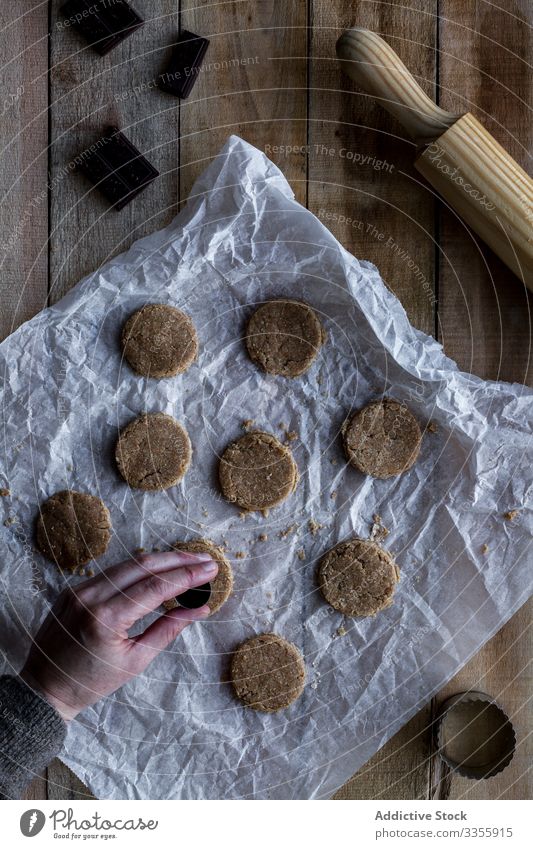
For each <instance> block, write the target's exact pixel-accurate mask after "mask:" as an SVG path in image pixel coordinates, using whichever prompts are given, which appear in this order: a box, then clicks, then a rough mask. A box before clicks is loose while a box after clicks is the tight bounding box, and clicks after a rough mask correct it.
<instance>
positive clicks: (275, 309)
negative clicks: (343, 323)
mask: <svg viewBox="0 0 533 849" xmlns="http://www.w3.org/2000/svg"><path fill="white" fill-rule="evenodd" d="M324 341H325V333H324V330H323V328H322V325H321V323H320V321H319V319H318V316H317V314H316V313H315V311H314V310H313V309H312V308H311V307H310V306H308V305H307V304H304V303H303V302H302V301H292V300H288V299H280V300H275V301H267V303H265V304H262V305H261V306H260V307H259V309H257V310H256V311H255V312H254V314H253V315H252V317H251V318H250V320H249V322H248V326H247V328H246V347H247V349H248V353H249V355H250V357H251V359H252V360H253V361H254V363H255V364H256V365H258V366H259V367H260V368H261V369H263V371H266V372H267V373H268V374H281V375H283V377H298V376H299V375H301V374H303V373H304V372H306V371H307V369H308V368H309V367H310V366H311V364H312V363H313V361H314V359H315V358H316V355H317V354H318V351H319V350H320V348H321V346H322V345H323V343H324Z"/></svg>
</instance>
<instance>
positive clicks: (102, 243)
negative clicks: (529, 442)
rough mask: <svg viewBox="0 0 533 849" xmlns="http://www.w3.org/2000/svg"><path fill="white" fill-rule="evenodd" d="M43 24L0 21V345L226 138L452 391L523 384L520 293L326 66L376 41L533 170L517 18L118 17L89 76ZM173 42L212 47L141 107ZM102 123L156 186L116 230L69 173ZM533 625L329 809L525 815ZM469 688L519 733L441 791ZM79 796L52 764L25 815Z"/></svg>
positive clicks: (461, 678) (228, 9)
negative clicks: (360, 37) (317, 219)
mask: <svg viewBox="0 0 533 849" xmlns="http://www.w3.org/2000/svg"><path fill="white" fill-rule="evenodd" d="M60 5H61V0H52V2H49V3H48V2H41V0H20V2H16V0H11V2H9V3H2V4H1V5H0V26H1V27H2V36H3V37H2V39H1V40H0V51H1V54H2V55H1V69H2V71H1V72H2V89H1V90H2V96H3V99H4V100H3V105H2V104H0V110H1V111H2V121H1V124H0V134H1V150H2V153H1V164H2V173H3V175H4V179H3V184H4V185H3V191H4V200H3V203H2V204H1V205H0V236H1V239H2V262H3V268H2V277H1V287H2V298H3V303H2V307H3V308H2V313H1V316H0V322H1V330H2V333H3V335H7V334H8V333H9V332H11V331H12V330H13V329H14V328H16V327H17V326H18V325H19V324H20V323H21V322H22V321H24V320H26V319H28V318H30V317H31V316H32V315H34V314H35V313H36V312H37V311H38V310H40V309H42V308H43V307H44V306H46V305H47V304H50V303H53V302H55V301H56V300H57V299H58V298H60V297H61V296H62V295H64V294H65V292H67V291H68V290H69V288H70V287H71V286H72V285H73V284H75V283H76V282H77V281H78V280H79V278H80V277H81V276H82V275H84V274H85V273H87V272H89V271H92V270H93V269H94V268H96V267H97V266H98V264H99V263H102V262H105V260H106V259H107V258H108V257H110V256H112V255H114V254H116V253H118V252H120V251H121V250H123V249H124V248H125V247H126V246H128V245H129V244H130V243H131V242H132V241H133V240H134V239H136V238H138V237H140V236H142V235H144V234H146V233H149V232H150V231H153V230H155V229H157V228H160V227H162V226H163V225H165V224H167V223H168V222H169V221H170V220H171V218H172V217H173V216H174V214H175V213H176V210H177V208H178V206H179V204H180V203H181V202H182V201H183V200H184V199H186V197H187V194H188V192H189V190H190V188H191V185H192V182H193V180H194V179H195V177H196V176H197V175H198V174H199V172H200V171H202V169H203V168H204V167H205V165H206V163H207V162H208V161H209V158H210V157H211V156H212V155H214V154H215V153H216V152H217V151H218V150H219V148H220V147H221V145H222V144H223V142H224V141H225V139H226V138H227V136H228V134H229V133H237V134H239V135H241V136H243V137H244V138H245V139H247V140H248V141H250V142H251V143H252V144H254V145H256V146H257V147H259V148H260V149H262V150H265V151H266V152H267V153H268V155H269V156H270V157H271V158H272V159H274V161H276V162H277V163H278V164H279V165H280V167H281V168H282V169H283V171H284V173H285V174H286V176H287V178H288V179H289V181H290V182H291V184H292V186H293V188H294V191H295V192H296V196H297V198H298V199H299V200H300V201H301V202H302V203H303V204H305V205H306V206H308V207H309V208H310V209H311V210H312V211H313V212H315V213H317V214H319V215H324V212H323V211H326V212H329V213H333V215H332V216H331V217H330V218H329V219H328V222H327V223H328V226H329V227H330V228H331V229H332V230H333V232H334V233H335V235H336V236H337V237H338V238H339V239H340V241H341V242H342V243H343V244H344V246H345V247H346V248H347V249H348V250H349V251H351V252H353V253H354V254H355V255H356V256H358V257H360V258H366V259H370V260H372V261H373V262H375V263H376V265H377V266H378V267H379V268H380V270H381V273H382V275H383V277H384V279H385V280H386V282H387V283H388V284H389V286H390V287H391V288H392V290H393V291H394V292H395V293H396V295H397V296H398V297H399V298H400V299H401V301H402V303H403V304H404V306H405V309H406V310H407V313H408V315H409V318H410V320H411V321H412V323H413V324H414V325H415V326H417V327H420V328H421V329H423V330H425V331H426V332H428V333H432V334H434V335H435V336H437V337H438V338H439V339H440V340H441V341H442V343H443V345H444V348H445V350H446V353H447V354H448V355H449V356H451V357H453V358H454V359H455V360H457V361H458V363H459V364H460V366H461V368H462V369H463V370H466V371H471V372H473V373H475V374H478V375H480V376H482V377H486V378H495V379H501V380H513V381H520V382H524V383H528V382H530V380H531V362H530V345H531V314H530V304H529V300H528V296H527V295H526V293H525V292H524V289H523V288H522V287H521V286H520V285H519V284H518V282H517V281H516V280H515V279H514V278H513V276H512V275H511V274H510V273H509V272H507V271H506V269H505V268H504V267H503V265H502V264H501V263H500V262H499V261H498V260H497V259H495V257H494V256H493V255H492V254H491V253H490V252H489V251H488V250H486V249H484V248H483V247H481V246H480V245H479V244H478V243H477V242H476V240H475V239H474V238H473V236H472V234H471V233H469V232H468V230H467V229H466V228H465V227H464V226H463V225H462V224H461V222H460V221H458V220H457V219H456V217H455V216H454V215H453V213H450V212H449V211H448V210H447V209H445V208H444V207H443V205H442V204H440V203H439V202H438V201H437V200H436V199H435V198H434V196H433V194H432V193H431V191H429V190H428V187H427V186H425V185H424V184H423V183H422V181H421V178H420V177H418V176H417V174H416V172H415V171H414V169H413V166H412V161H413V154H414V150H413V145H412V144H411V143H410V142H409V141H406V140H405V139H404V137H403V135H402V131H401V128H400V127H399V125H397V124H396V123H395V122H394V121H393V120H392V119H391V118H389V117H388V116H387V115H386V114H385V113H384V112H383V111H382V110H381V109H380V108H379V107H378V106H376V105H375V104H374V103H372V102H371V101H370V100H369V99H368V98H367V97H366V96H364V95H362V94H359V93H357V92H356V91H355V90H354V87H353V86H352V84H351V83H350V81H349V80H348V79H346V78H345V77H344V76H342V75H341V73H340V72H339V69H338V67H337V63H336V61H335V58H334V57H335V50H334V45H335V40H336V38H337V37H338V35H339V34H340V32H341V31H342V30H343V29H344V28H345V27H346V26H348V25H352V24H358V25H363V26H366V27H370V28H372V29H374V30H376V31H377V32H379V33H380V34H382V35H383V36H385V37H386V38H387V39H389V40H390V42H391V43H392V45H393V46H394V48H395V49H396V50H397V52H398V53H399V54H400V56H401V57H402V58H403V60H404V62H405V63H406V64H407V66H408V67H409V68H410V69H411V70H412V71H413V72H414V74H415V75H416V76H417V79H418V80H419V82H420V84H421V85H422V87H423V88H424V89H425V90H426V91H427V92H428V93H429V94H431V95H432V96H434V97H435V98H436V99H437V102H439V103H440V104H441V105H442V106H444V108H446V109H450V110H453V111H457V112H462V111H467V110H470V111H472V112H473V113H474V114H475V115H477V117H478V118H480V119H481V120H482V121H483V123H484V124H485V125H486V126H487V127H488V128H489V130H490V131H491V132H492V133H493V134H494V135H495V136H496V138H497V139H498V140H499V141H500V142H501V143H502V144H503V145H504V146H505V147H506V148H507V149H509V150H510V152H511V153H512V154H513V156H514V157H515V158H516V159H517V160H518V161H519V162H520V163H521V164H522V165H523V167H524V168H526V170H531V159H530V153H529V154H528V151H531V142H532V135H533V124H532V122H531V119H530V108H531V106H530V104H531V72H530V68H529V66H528V65H527V61H528V60H531V29H530V27H531V24H532V23H533V8H532V6H531V2H530V0H499V3H498V4H493V3H489V2H488V0H403V2H402V3H392V2H385V0H383V2H379V0H354V2H346V0H255V2H252V0H240V1H239V2H238V1H237V0H228V2H222V3H213V2H212V0H194V2H193V0H181V2H180V0H134V3H133V5H134V6H135V7H136V8H137V9H138V11H139V12H140V13H141V14H142V15H143V16H144V17H145V19H146V20H147V24H146V26H145V27H144V28H143V29H142V30H141V31H140V32H137V33H136V34H135V35H133V36H132V37H131V38H129V39H128V40H127V41H126V42H125V43H123V45H122V46H120V47H119V48H117V49H116V50H115V51H114V52H112V53H111V54H110V55H109V56H108V57H106V58H99V57H98V56H97V55H96V54H94V53H93V52H92V51H91V50H90V49H89V48H87V47H86V46H85V44H84V43H83V42H82V40H81V39H80V38H79V37H78V36H77V35H76V33H75V32H74V31H73V30H72V29H71V28H67V27H64V26H63V25H62V24H61V18H60V16H59V14H58V10H59V7H60ZM179 23H181V25H182V27H184V28H186V29H190V30H192V31H194V32H198V33H201V34H204V35H207V36H208V37H209V38H210V39H211V46H210V49H209V53H208V55H207V58H206V63H205V65H204V70H203V72H202V73H201V74H200V75H199V78H198V82H197V84H196V87H195V88H194V91H193V94H192V96H191V98H190V99H189V101H187V102H184V103H182V104H181V105H180V104H179V103H177V102H176V101H175V100H173V99H172V97H169V96H167V95H164V94H162V93H160V92H158V91H157V90H154V89H153V87H152V86H153V83H152V81H153V80H154V79H155V77H156V75H157V73H158V71H159V70H160V68H161V66H162V65H163V64H164V62H165V60H166V58H167V56H168V53H169V45H170V44H171V43H172V41H173V38H174V35H175V33H176V31H177V28H178V25H179ZM528 104H529V106H528ZM107 123H116V124H118V125H120V126H121V127H122V128H123V129H124V130H125V132H126V134H127V135H128V136H129V137H130V138H131V139H132V141H133V142H134V143H135V144H136V145H137V146H138V147H139V148H140V149H141V150H142V151H143V152H144V153H146V154H147V155H148V158H149V159H150V160H151V161H152V162H154V164H155V165H156V166H157V167H158V168H159V170H160V172H161V174H162V177H161V178H160V179H159V180H158V181H157V183H156V184H154V185H153V186H152V187H150V188H149V189H148V190H147V191H145V192H144V193H143V194H142V195H141V196H140V198H138V199H137V200H136V201H135V202H133V203H132V204H131V205H130V206H128V207H127V208H126V209H124V210H123V211H122V212H121V213H115V212H110V211H109V210H108V208H107V206H106V204H105V202H103V201H102V199H101V198H100V197H99V196H98V195H97V194H96V193H95V192H90V193H87V189H88V185H87V184H86V183H85V182H84V181H83V179H82V178H81V177H79V176H77V175H74V174H72V173H71V171H70V170H69V169H68V163H69V162H70V160H71V159H72V158H73V157H74V156H75V155H76V154H78V153H79V152H81V151H82V150H84V149H85V148H86V147H87V146H88V145H89V144H91V143H92V142H94V141H95V140H96V138H97V137H98V135H99V133H100V130H101V128H102V127H103V126H104V125H105V124H107ZM275 148H277V151H276V149H275ZM346 218H350V219H352V220H351V221H347V220H346ZM354 222H360V223H354ZM530 620H531V607H527V606H526V607H525V608H522V610H521V611H520V612H519V613H517V615H516V616H515V617H514V618H513V619H512V620H511V621H510V622H509V623H508V625H507V626H506V627H505V628H503V629H502V630H501V631H500V633H498V634H497V635H496V636H495V637H494V638H493V639H492V640H491V641H490V643H488V644H487V645H486V646H485V647H484V648H483V649H482V650H481V651H480V652H479V653H478V654H477V655H476V657H475V658H474V659H473V660H471V661H470V663H469V664H468V665H467V666H466V667H465V668H464V669H463V670H462V671H461V672H460V673H459V675H457V677H456V678H455V679H454V680H453V681H451V682H450V683H449V684H448V685H447V686H446V687H445V688H444V689H443V691H442V692H441V693H439V695H438V697H437V698H436V699H435V700H434V701H433V702H432V703H431V704H428V705H427V707H426V708H425V709H424V710H423V711H421V713H420V714H418V716H416V717H415V718H414V719H413V720H412V721H411V722H409V723H408V724H407V725H406V726H405V727H404V728H403V730H402V731H400V733H399V734H397V735H396V737H395V738H394V739H393V740H391V741H390V742H389V743H388V744H387V745H386V746H385V747H384V748H383V749H382V750H381V751H380V752H379V754H378V755H376V756H375V757H374V758H373V759H372V760H371V761H370V762H369V763H368V764H366V766H364V767H363V768H362V769H361V770H360V771H359V773H358V774H357V775H356V776H354V777H353V779H352V780H351V781H350V782H349V783H348V784H347V785H346V786H345V787H343V788H342V790H340V791H339V793H338V795H337V797H336V798H339V799H357V798H405V799H426V798H437V799H442V798H453V799H458V798H464V797H466V798H491V799H496V798H502V797H503V798H517V797H518V798H526V797H527V796H528V790H527V785H526V770H527V765H528V745H527V730H528V718H529V716H530V711H529V709H528V697H529V693H530V691H531V687H530V683H531V682H530V678H528V674H527V669H528V667H527V661H528V659H529V658H530V657H531V636H530V631H529V625H530ZM467 688H474V689H481V690H484V691H486V692H488V693H490V694H491V695H493V696H494V697H496V698H497V699H498V700H499V701H500V702H501V704H502V705H503V706H504V708H505V709H506V711H507V713H508V714H509V715H510V716H511V717H512V720H513V722H514V724H515V726H516V729H517V733H518V741H519V743H518V749H517V752H516V756H515V758H514V760H513V763H512V764H511V766H509V767H508V768H507V769H506V770H505V771H504V772H503V773H501V774H500V775H499V776H497V777H495V778H493V779H491V780H489V781H486V782H473V781H467V780H465V779H460V778H457V777H455V776H454V775H450V774H449V773H448V771H447V770H446V769H443V767H442V764H441V762H440V761H439V759H438V757H437V756H435V753H434V744H433V741H432V737H431V721H432V718H433V717H434V715H435V710H436V707H437V705H438V704H439V703H440V702H441V700H442V699H443V698H444V697H445V696H447V695H448V694H451V693H453V692H456V691H459V690H462V689H467ZM87 792H88V791H87V790H86V789H85V788H84V787H83V786H82V785H81V784H80V782H79V781H78V780H77V779H76V778H75V777H74V776H73V775H72V774H71V773H70V772H69V770H67V769H66V768H65V767H64V766H62V765H61V763H60V762H59V761H57V760H56V761H54V762H53V763H52V764H51V765H50V766H49V768H48V770H47V772H46V775H44V776H43V778H42V779H39V780H36V781H35V782H34V783H33V785H32V786H31V788H30V790H29V792H28V798H33V799H44V798H49V799H75V798H82V797H83V796H84V794H85V795H86V794H87ZM529 795H530V794H529Z"/></svg>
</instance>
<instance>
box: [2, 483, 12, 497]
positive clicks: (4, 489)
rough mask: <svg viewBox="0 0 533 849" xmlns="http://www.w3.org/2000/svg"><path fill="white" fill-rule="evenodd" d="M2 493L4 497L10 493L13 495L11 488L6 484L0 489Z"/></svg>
mask: <svg viewBox="0 0 533 849" xmlns="http://www.w3.org/2000/svg"><path fill="white" fill-rule="evenodd" d="M0 495H1V496H2V498H7V496H8V495H11V490H10V489H8V488H7V487H6V486H3V487H2V489H0Z"/></svg>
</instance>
